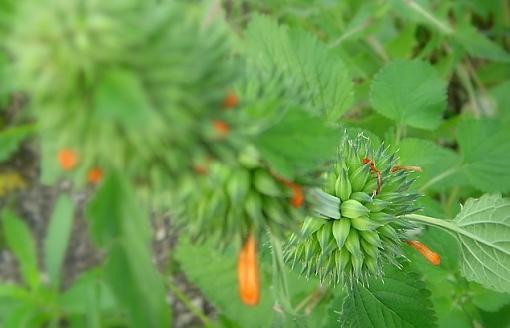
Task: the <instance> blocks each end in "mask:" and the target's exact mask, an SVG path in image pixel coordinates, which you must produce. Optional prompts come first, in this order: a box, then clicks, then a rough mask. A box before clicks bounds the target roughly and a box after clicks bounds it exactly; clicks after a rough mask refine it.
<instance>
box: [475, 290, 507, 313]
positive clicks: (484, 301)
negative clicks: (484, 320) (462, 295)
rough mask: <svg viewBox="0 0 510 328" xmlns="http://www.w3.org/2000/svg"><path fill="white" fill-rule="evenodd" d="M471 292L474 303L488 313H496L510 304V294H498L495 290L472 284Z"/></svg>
mask: <svg viewBox="0 0 510 328" xmlns="http://www.w3.org/2000/svg"><path fill="white" fill-rule="evenodd" d="M469 292H470V294H471V297H472V299H473V303H474V304H475V305H476V306H477V307H479V308H480V309H482V310H484V311H487V312H496V311H498V310H499V309H501V308H502V307H503V306H505V305H507V304H510V294H508V293H498V292H496V291H493V290H489V289H486V288H483V287H482V286H480V285H478V284H474V283H471V284H470V285H469Z"/></svg>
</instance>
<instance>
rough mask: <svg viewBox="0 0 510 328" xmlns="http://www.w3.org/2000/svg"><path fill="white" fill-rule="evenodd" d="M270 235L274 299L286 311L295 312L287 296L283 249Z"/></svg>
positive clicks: (278, 241) (292, 313)
mask: <svg viewBox="0 0 510 328" xmlns="http://www.w3.org/2000/svg"><path fill="white" fill-rule="evenodd" d="M269 234H270V236H271V245H272V255H273V285H274V293H275V299H276V301H277V302H278V303H279V305H280V306H281V307H282V308H283V310H284V311H285V312H286V313H289V314H291V315H294V314H295V311H294V309H293V308H292V304H291V302H290V297H289V287H288V284H287V276H286V275H285V265H284V263H283V251H282V245H281V242H280V240H278V238H277V237H275V236H274V235H273V234H271V233H269Z"/></svg>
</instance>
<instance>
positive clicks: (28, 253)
mask: <svg viewBox="0 0 510 328" xmlns="http://www.w3.org/2000/svg"><path fill="white" fill-rule="evenodd" d="M3 233H4V236H5V240H6V242H7V246H9V248H10V249H11V251H12V252H13V253H14V255H16V258H17V259H18V262H19V266H20V271H21V275H22V276H23V279H24V280H25V283H26V284H27V285H28V286H29V287H30V288H32V289H36V288H37V287H38V286H39V271H38V269H37V254H36V248H35V241H34V238H33V236H32V233H31V232H30V229H29V228H28V226H27V225H26V224H25V222H23V220H21V219H20V218H18V217H16V216H15V215H14V214H13V213H11V212H9V211H4V212H3Z"/></svg>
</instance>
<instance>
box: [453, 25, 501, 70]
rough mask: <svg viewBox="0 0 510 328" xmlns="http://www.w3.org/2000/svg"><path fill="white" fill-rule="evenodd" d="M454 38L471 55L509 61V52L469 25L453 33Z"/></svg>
mask: <svg viewBox="0 0 510 328" xmlns="http://www.w3.org/2000/svg"><path fill="white" fill-rule="evenodd" d="M455 39H456V40H457V41H458V42H459V43H460V44H461V45H462V46H463V47H464V48H465V49H466V51H467V52H468V53H469V54H470V55H471V56H473V57H476V58H484V59H490V60H495V61H501V62H505V63H510V54H509V53H508V52H506V51H505V50H504V49H503V48H501V47H500V46H499V45H498V44H497V43H495V42H494V41H492V40H491V39H489V38H488V37H487V36H485V35H483V34H482V33H481V32H479V31H478V30H476V28H474V27H473V26H471V25H467V26H465V27H463V28H461V29H460V30H459V31H457V32H456V33H455Z"/></svg>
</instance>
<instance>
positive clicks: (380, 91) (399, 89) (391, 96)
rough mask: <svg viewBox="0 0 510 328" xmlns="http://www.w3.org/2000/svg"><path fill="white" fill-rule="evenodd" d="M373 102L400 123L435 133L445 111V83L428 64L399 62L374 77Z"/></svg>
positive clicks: (409, 61)
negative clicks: (434, 130)
mask: <svg viewBox="0 0 510 328" xmlns="http://www.w3.org/2000/svg"><path fill="white" fill-rule="evenodd" d="M370 102H371V103H372V106H373V107H374V109H375V110H376V111H377V112H378V113H380V114H381V115H384V116H386V117H388V118H391V119H392V120H394V121H396V122H397V123H398V124H405V125H409V126H412V127H416V128H421V129H427V130H433V129H435V128H437V127H438V126H439V124H440V123H441V118H442V113H443V111H444V110H445V109H446V83H445V81H443V80H441V79H440V78H439V76H438V74H437V73H436V71H435V70H434V68H433V67H432V66H431V65H430V64H428V63H426V62H422V61H418V60H413V61H411V60H396V61H393V62H391V63H389V64H388V65H387V66H385V67H384V68H383V69H381V70H380V71H379V73H377V75H376V76H375V77H374V80H373V82H372V87H371V94H370Z"/></svg>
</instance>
